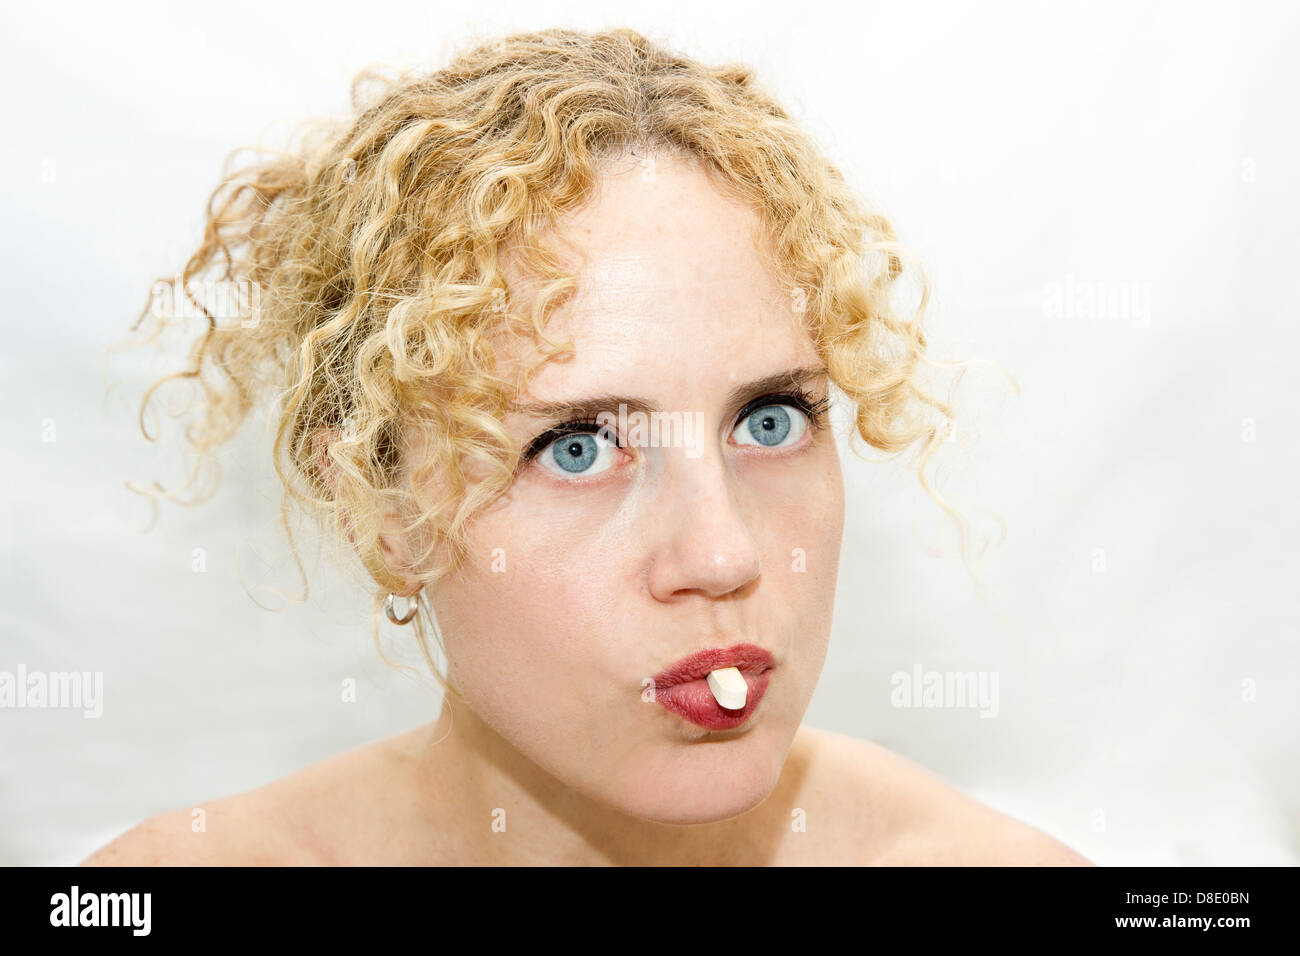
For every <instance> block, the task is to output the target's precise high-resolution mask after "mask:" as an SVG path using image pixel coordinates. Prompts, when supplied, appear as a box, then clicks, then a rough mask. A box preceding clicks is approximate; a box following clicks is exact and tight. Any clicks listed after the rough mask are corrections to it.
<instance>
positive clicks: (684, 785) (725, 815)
mask: <svg viewBox="0 0 1300 956" xmlns="http://www.w3.org/2000/svg"><path fill="white" fill-rule="evenodd" d="M688 747H689V749H688V752H686V753H670V754H667V755H665V756H664V757H663V758H661V759H660V760H658V761H656V762H655V764H654V765H652V766H650V767H647V768H646V769H645V770H643V771H642V772H640V773H638V774H637V775H636V776H635V778H633V779H630V780H628V781H627V782H626V784H625V786H624V787H623V788H622V792H621V793H620V794H619V798H620V799H618V800H617V802H616V803H615V806H616V807H617V808H618V809H620V810H622V811H623V812H624V813H627V814H628V815H630V816H634V817H638V818H640V819H642V820H650V821H652V822H655V823H667V824H674V825H678V826H688V825H691V824H698V823H717V822H719V821H721V820H727V819H730V818H731V817H735V816H739V815H740V814H742V813H746V812H748V811H750V810H752V809H754V808H755V807H756V806H758V805H759V804H760V803H762V802H763V801H764V800H766V799H767V798H768V796H770V795H771V793H772V791H773V790H774V789H775V788H776V784H777V781H778V780H779V779H780V776H781V766H782V760H781V757H782V756H783V753H778V752H776V751H774V750H773V749H771V748H770V747H767V746H763V747H760V746H759V742H758V741H757V740H730V741H718V742H710V743H695V744H690V745H688Z"/></svg>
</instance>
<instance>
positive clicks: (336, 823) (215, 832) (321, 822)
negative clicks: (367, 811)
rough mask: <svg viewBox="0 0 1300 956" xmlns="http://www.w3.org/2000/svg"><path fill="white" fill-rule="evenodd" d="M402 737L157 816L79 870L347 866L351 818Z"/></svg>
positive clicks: (394, 756)
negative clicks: (126, 867)
mask: <svg viewBox="0 0 1300 956" xmlns="http://www.w3.org/2000/svg"><path fill="white" fill-rule="evenodd" d="M408 736H409V735H408V734H402V735H398V736H397V737H392V738H387V739H385V740H380V741H376V742H374V743H371V744H367V745H365V746H362V747H357V748H355V749H352V750H348V751H345V752H343V753H340V754H336V755H334V756H332V757H329V758H326V759H324V760H321V761H318V762H316V763H313V764H310V765H308V766H306V767H303V768H301V769H299V770H296V771H294V772H292V773H290V774H287V775H285V776H283V777H280V778H279V779H277V780H274V781H271V782H270V783H268V784H265V785H263V786H261V787H258V788H256V789H253V790H248V791H245V792H242V793H236V794H232V795H230V796H225V797H221V798H219V799H216V800H212V801H209V802H206V803H203V804H199V805H196V806H193V807H183V808H180V809H176V810H172V811H169V812H166V813H160V814H158V815H157V816H153V817H150V818H148V819H147V820H145V821H143V822H142V823H139V824H137V825H136V826H134V827H132V828H131V829H130V830H128V831H126V832H125V833H123V834H122V835H121V836H119V837H117V838H116V839H114V840H113V841H111V842H110V843H108V844H107V845H105V846H103V847H102V848H100V849H99V850H97V851H95V852H94V853H92V854H91V855H90V856H89V857H87V858H86V859H85V860H83V861H82V862H81V864H80V865H81V866H314V865H330V864H336V863H342V862H346V857H347V850H348V847H347V846H346V837H343V838H342V839H343V840H344V842H343V843H340V837H339V834H340V833H344V834H351V833H353V832H354V828H351V827H349V826H348V823H349V815H350V814H355V813H356V809H355V808H356V807H358V806H368V807H372V808H373V806H374V804H373V801H371V802H367V801H366V800H365V799H364V796H365V795H364V794H362V793H361V791H362V790H363V789H365V788H367V787H378V786H381V783H380V782H381V781H382V780H383V779H384V774H385V771H386V770H387V769H388V768H389V765H390V764H391V763H392V762H393V761H394V760H399V759H400V753H401V751H402V745H403V744H404V742H405V740H406V738H408Z"/></svg>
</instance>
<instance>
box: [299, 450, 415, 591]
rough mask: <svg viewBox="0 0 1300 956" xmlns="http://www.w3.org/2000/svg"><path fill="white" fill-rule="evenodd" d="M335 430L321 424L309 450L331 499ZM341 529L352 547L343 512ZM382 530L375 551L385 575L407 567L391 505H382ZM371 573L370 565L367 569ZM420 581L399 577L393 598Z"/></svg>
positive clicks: (334, 484) (352, 537) (334, 488)
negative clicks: (382, 563) (331, 446)
mask: <svg viewBox="0 0 1300 956" xmlns="http://www.w3.org/2000/svg"><path fill="white" fill-rule="evenodd" d="M339 434H340V433H339V430H338V429H337V428H334V427H331V426H322V427H320V428H318V429H317V430H316V432H315V433H314V434H313V435H312V441H311V449H312V461H313V463H314V464H315V466H316V470H317V472H318V473H319V475H320V478H321V481H322V483H323V484H324V485H325V488H326V489H327V490H328V491H329V494H330V496H331V498H332V497H333V496H334V495H336V494H337V493H338V482H337V480H336V477H335V473H334V463H333V460H332V459H331V458H330V453H329V446H330V443H331V442H334V441H337V440H338V438H339ZM342 522H343V530H344V531H345V532H346V533H347V536H348V540H349V541H351V542H352V545H353V547H355V546H356V543H357V539H356V535H355V534H354V532H353V530H352V523H351V521H350V520H349V518H348V515H347V512H344V513H343V515H342ZM382 527H383V531H382V532H381V533H380V535H379V550H380V552H381V553H382V554H383V557H384V562H385V564H386V565H387V567H386V568H385V569H384V570H386V571H387V572H388V576H391V575H393V574H395V573H396V572H395V569H396V568H405V567H409V566H410V558H411V552H410V548H409V547H408V546H407V543H406V539H405V538H404V537H403V535H402V533H401V522H400V521H399V519H398V517H397V515H396V514H395V513H394V512H393V511H392V509H391V508H387V507H385V508H384V510H383V516H382ZM370 570H371V573H372V574H374V572H375V570H376V569H374V568H371V569H370ZM422 586H423V585H422V583H421V582H420V581H419V580H417V579H414V578H411V577H410V576H409V575H403V576H402V585H401V587H400V588H399V589H398V590H396V591H394V592H393V593H394V594H395V595H396V596H397V597H411V596H413V595H415V594H416V593H417V592H418V591H419V590H420V588H421V587H422Z"/></svg>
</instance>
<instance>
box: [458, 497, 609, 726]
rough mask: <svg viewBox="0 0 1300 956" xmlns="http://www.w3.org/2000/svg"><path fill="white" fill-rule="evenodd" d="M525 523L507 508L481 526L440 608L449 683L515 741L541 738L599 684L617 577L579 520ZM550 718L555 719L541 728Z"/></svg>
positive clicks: (561, 724)
mask: <svg viewBox="0 0 1300 956" xmlns="http://www.w3.org/2000/svg"><path fill="white" fill-rule="evenodd" d="M539 513H541V512H540V511H538V510H536V509H535V510H534V511H533V512H532V515H533V516H534V517H533V520H531V521H527V522H525V521H523V520H521V518H520V517H519V515H518V514H517V513H516V511H515V509H508V510H507V511H505V512H502V513H500V514H498V515H494V516H492V517H491V518H490V519H486V520H482V521H480V522H479V523H477V524H476V526H475V527H474V529H473V531H472V532H471V534H470V545H471V550H470V553H469V555H468V556H467V558H466V561H465V563H464V565H463V566H462V567H461V569H460V570H459V572H457V574H455V575H454V576H452V577H450V578H448V579H446V580H445V581H442V582H439V584H438V586H437V587H436V588H435V590H434V594H433V600H434V606H435V608H436V609H437V614H438V623H439V627H440V630H441V632H442V637H443V642H444V646H445V648H446V652H447V662H448V676H449V678H450V679H451V682H452V684H453V685H454V686H455V687H456V688H457V689H458V690H459V691H460V692H461V693H462V694H463V695H464V696H465V697H466V699H467V700H468V701H469V703H470V705H471V706H472V707H474V708H475V710H476V711H477V712H478V713H479V714H480V715H481V716H482V717H483V718H484V719H486V720H487V721H488V722H489V723H492V724H493V725H494V726H496V728H497V729H498V731H499V732H503V733H505V734H506V735H507V736H523V737H529V736H535V735H537V734H540V733H543V727H542V725H543V724H550V725H551V726H556V727H562V726H565V722H564V721H563V720H555V719H554V718H556V717H558V716H559V715H560V714H561V712H563V711H564V710H565V709H566V708H567V707H569V706H570V705H574V706H586V705H589V704H590V702H591V698H590V697H586V698H585V704H584V703H583V702H584V695H582V694H578V695H575V694H573V693H571V690H572V687H573V686H574V685H575V684H584V683H585V684H586V685H588V686H590V687H599V686H601V684H600V682H598V681H596V680H594V679H593V677H594V675H595V674H596V673H598V672H599V671H600V669H601V667H602V661H603V660H604V657H603V653H604V652H607V651H608V649H609V648H611V647H612V646H613V644H614V640H613V638H612V637H611V635H612V634H614V633H616V630H617V625H618V615H617V602H618V595H619V594H620V593H621V592H622V591H624V590H625V589H626V588H627V587H628V582H627V581H623V580H620V579H619V578H618V577H617V574H618V571H617V569H616V568H614V567H613V566H612V565H611V562H610V560H609V555H608V553H607V552H608V548H606V547H603V546H602V543H601V542H599V541H592V540H590V538H584V537H583V536H582V535H581V534H579V533H576V532H575V528H574V525H573V524H572V523H571V522H559V521H557V522H555V523H554V526H551V523H546V524H539V523H538V522H537V521H536V515H537V514H539ZM540 715H547V720H545V721H541V720H538V717H539V716H540Z"/></svg>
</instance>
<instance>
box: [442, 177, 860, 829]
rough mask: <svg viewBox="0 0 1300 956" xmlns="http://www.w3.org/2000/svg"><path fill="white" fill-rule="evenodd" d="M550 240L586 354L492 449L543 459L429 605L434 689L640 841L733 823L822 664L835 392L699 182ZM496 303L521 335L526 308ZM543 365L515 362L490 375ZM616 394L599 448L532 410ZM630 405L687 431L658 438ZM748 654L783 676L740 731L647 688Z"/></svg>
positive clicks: (764, 782) (628, 204)
mask: <svg viewBox="0 0 1300 956" xmlns="http://www.w3.org/2000/svg"><path fill="white" fill-rule="evenodd" d="M560 232H561V233H562V237H563V239H564V240H565V241H566V242H567V243H569V247H570V248H573V249H577V250H578V253H576V254H575V258H572V259H569V260H568V262H567V263H566V264H568V265H569V266H571V267H572V268H574V270H575V271H576V272H577V277H578V283H579V285H578V291H577V293H576V294H575V295H574V297H573V298H572V299H570V300H569V301H568V302H567V303H565V304H564V306H562V307H561V308H560V309H558V310H557V311H556V312H555V313H554V317H553V318H552V319H551V321H550V324H549V325H548V327H547V333H548V335H549V336H550V337H551V338H552V339H553V340H564V339H571V340H572V342H573V346H574V353H573V355H572V356H571V357H569V358H567V359H561V360H557V361H552V362H549V363H547V364H545V365H543V366H542V367H541V370H540V371H539V372H537V373H536V374H535V375H534V377H533V378H532V380H531V382H530V383H529V387H528V388H527V390H526V391H525V392H524V393H523V394H521V395H520V396H519V399H518V404H519V406H520V407H519V408H518V409H517V410H515V411H512V412H511V414H510V416H509V417H508V418H507V420H506V425H507V427H508V428H509V429H510V430H511V432H512V433H513V434H514V435H515V436H516V437H517V438H518V439H519V441H520V443H521V445H523V446H524V447H525V448H528V446H529V445H530V443H532V444H533V445H534V447H533V450H534V451H536V452H537V454H536V455H535V456H534V457H532V458H531V460H528V461H526V462H525V463H523V464H522V465H521V470H520V472H519V474H518V476H517V478H516V480H515V483H514V485H513V486H512V488H511V489H510V491H509V493H508V494H506V495H505V496H504V497H503V498H502V499H500V500H499V501H498V502H496V503H494V505H493V507H492V508H490V509H489V510H487V511H485V512H483V513H481V514H480V515H478V516H477V517H476V518H475V519H474V521H473V522H472V523H471V524H470V526H469V529H468V531H469V540H470V544H471V548H470V551H469V555H468V559H467V560H466V562H465V563H464V565H463V566H462V568H461V569H460V570H459V571H458V572H457V573H455V574H454V575H452V576H450V577H447V578H444V579H443V580H441V581H439V582H438V583H437V584H436V585H434V586H433V587H432V588H431V593H430V595H429V596H430V599H431V601H432V604H433V607H434V609H435V611H436V613H437V618H438V626H439V628H440V630H441V632H442V635H443V641H444V646H445V648H446V653H447V661H448V675H447V676H448V678H449V680H450V681H451V683H452V684H453V686H455V687H456V688H457V689H458V691H459V692H460V693H461V694H462V695H463V696H464V697H465V699H466V700H467V702H468V703H469V705H470V706H471V707H472V708H473V710H474V712H475V713H476V714H477V715H478V716H479V717H480V718H481V719H482V720H483V721H484V722H485V723H486V724H487V725H488V726H489V727H490V728H492V730H493V731H495V732H496V733H497V734H499V735H500V737H501V738H503V739H504V740H505V741H506V742H508V743H509V744H510V745H512V746H513V747H515V748H516V749H517V750H518V751H520V752H521V753H523V754H524V755H525V756H526V757H528V758H529V759H530V760H531V761H532V762H533V763H535V764H536V765H537V766H539V767H541V768H542V769H543V770H545V771H547V772H548V773H549V774H551V775H552V776H554V777H555V778H556V779H558V780H559V781H561V782H562V783H563V784H566V785H567V786H569V787H571V788H573V789H575V790H577V791H578V792H580V793H583V794H585V795H586V796H588V797H591V798H594V799H596V800H599V801H601V802H603V803H606V804H608V805H610V806H612V807H615V808H617V809H619V810H622V811H623V812H626V813H629V814H632V815H634V816H637V817H641V818H644V819H649V820H655V821H660V822H666V823H701V822H709V821H716V820H721V819H724V818H727V817H730V816H734V815H736V814H738V813H742V812H744V811H746V810H748V809H751V808H752V807H754V806H755V805H756V804H757V803H759V802H760V801H761V800H763V799H764V798H765V797H766V796H767V795H768V794H769V793H770V792H771V791H772V789H773V787H774V786H775V785H776V782H777V779H778V777H779V775H780V772H781V768H782V766H783V764H784V761H785V758H786V754H787V752H788V750H789V747H790V745H791V743H792V741H793V738H794V734H795V732H796V730H797V729H798V727H799V724H800V722H801V720H802V718H803V714H804V711H805V710H806V708H807V705H808V702H809V699H810V697H811V695H812V692H813V688H814V686H815V684H816V682H817V678H818V675H819V674H820V671H821V667H822V662H823V660H824V658H825V653H826V644H827V639H828V635H829V632H830V626H831V611H832V604H833V598H834V590H835V582H836V572H837V568H838V562H839V550H840V541H841V534H842V530H843V516H844V496H843V484H842V479H841V473H840V461H839V455H838V450H837V447H836V444H835V441H834V437H833V434H832V432H831V430H830V428H829V425H824V427H817V425H816V423H815V421H814V417H813V416H810V415H809V413H808V412H807V411H806V410H804V409H803V408H802V407H801V405H802V404H803V402H804V400H805V396H806V398H807V400H808V401H809V402H810V403H817V402H819V401H821V400H822V399H825V398H826V397H827V394H828V392H827V389H828V383H827V379H826V376H825V374H824V373H823V372H821V371H820V369H821V363H820V361H819V359H818V356H817V354H816V351H815V349H814V348H813V344H812V342H811V340H810V339H809V338H808V335H807V333H806V332H805V331H804V330H803V328H802V326H801V323H800V321H799V320H800V318H801V316H800V314H799V313H798V312H796V311H795V310H794V308H792V302H793V301H794V299H793V297H792V295H791V292H790V290H788V289H785V288H782V287H781V285H780V283H779V282H777V280H776V279H775V278H774V277H773V276H771V275H770V274H769V273H768V272H767V271H766V270H765V268H764V267H763V266H762V264H761V262H760V259H759V255H758V251H757V248H756V245H755V243H756V242H758V241H759V235H760V233H759V220H758V217H757V214H756V213H754V212H752V211H750V210H748V209H747V208H745V207H744V206H741V205H737V204H735V203H734V202H733V201H732V200H730V199H728V198H726V197H725V196H724V194H722V193H721V192H719V191H718V190H717V188H716V187H715V186H714V185H713V183H712V181H711V180H710V179H709V178H708V176H707V175H706V174H705V172H704V171H703V169H702V168H701V167H699V166H698V165H696V164H695V163H694V162H692V161H689V160H682V159H674V158H668V157H662V158H659V159H658V160H657V161H656V165H655V168H654V176H653V178H648V177H646V176H643V175H642V171H641V169H640V168H639V167H634V168H632V169H623V170H620V169H611V170H610V171H608V172H606V173H604V174H602V176H601V178H600V185H599V190H598V194H597V198H596V199H595V200H594V201H593V203H592V204H590V205H589V206H588V207H586V208H585V209H584V210H583V211H582V212H581V213H579V214H574V215H572V216H571V217H570V218H568V219H566V220H565V221H564V222H563V224H562V226H561V228H560ZM508 278H510V279H511V296H512V308H516V309H517V310H518V309H520V307H519V306H517V305H516V304H515V302H514V301H513V300H514V299H515V297H516V296H521V295H531V292H532V291H533V290H532V287H530V286H529V284H528V281H527V280H526V279H525V278H523V277H522V275H521V274H519V273H508ZM530 305H531V302H525V306H524V307H527V306H530ZM511 348H513V350H514V351H513V352H511ZM537 354H539V353H537V352H531V351H529V350H528V349H527V348H526V347H525V346H524V345H522V344H520V343H514V344H513V346H509V347H504V348H503V351H502V356H503V359H505V361H506V362H507V363H508V364H506V365H505V366H504V368H503V370H504V371H507V372H510V371H512V370H513V369H512V367H511V366H512V365H513V366H515V367H518V366H517V363H518V362H522V361H526V360H528V359H530V358H532V357H536V355H537ZM799 370H805V373H806V374H805V375H804V376H803V377H801V378H797V379H795V380H794V383H793V384H792V383H791V379H790V377H789V373H793V372H798V371H799ZM773 376H785V377H786V378H785V379H784V380H774V379H773ZM765 380H766V381H765ZM609 395H614V396H620V397H622V396H626V397H627V398H628V399H629V400H633V399H635V400H636V401H637V403H638V405H637V406H635V407H629V408H627V409H625V417H624V424H625V425H626V431H623V430H622V429H620V423H619V421H618V419H617V416H618V413H619V408H618V404H617V402H618V399H617V398H616V399H614V404H612V405H609V404H604V405H601V406H600V407H601V408H602V409H603V410H605V411H607V412H609V413H611V414H612V415H613V416H615V417H614V418H613V419H608V420H604V422H603V423H604V424H607V425H608V426H610V427H609V428H608V429H607V430H606V431H604V432H602V433H594V432H595V429H593V428H592V427H591V426H590V425H587V426H583V425H579V426H578V427H577V428H576V429H575V428H573V427H571V426H570V427H569V430H568V431H564V430H563V428H564V426H566V424H568V423H571V422H572V414H571V413H570V414H565V412H564V411H563V410H558V411H552V412H550V413H548V412H547V411H546V410H545V409H538V408H537V407H536V406H538V405H540V404H544V403H559V402H575V403H576V402H579V401H581V400H585V399H588V398H591V397H593V396H609ZM642 406H643V407H644V408H646V409H658V410H660V411H661V412H664V413H672V412H676V413H678V415H677V417H676V418H675V419H674V418H671V417H666V416H660V417H659V418H658V419H657V421H658V424H657V425H656V424H655V423H656V418H655V417H652V416H649V415H644V416H638V415H637V414H636V411H637V409H638V408H641V407H642ZM814 407H815V404H814ZM589 411H590V410H589ZM821 418H822V420H823V422H824V421H825V415H824V413H823V414H822V415H821ZM556 426H560V427H561V430H560V431H558V432H557V431H548V429H552V428H555V427H556ZM584 428H585V429H586V430H585V431H584V430H583V429H584ZM539 436H540V438H539ZM620 444H622V445H623V447H619V445H620ZM741 644H744V645H753V646H755V647H757V648H759V649H761V650H762V651H765V652H767V654H768V655H770V663H771V667H770V669H769V670H767V671H766V676H765V677H762V678H759V677H758V676H757V672H758V671H760V670H761V669H762V666H763V665H762V664H761V663H756V660H757V659H756V658H749V659H746V661H745V662H744V663H743V664H742V665H740V666H739V669H740V670H741V671H742V676H746V678H747V680H746V690H747V700H748V705H747V710H740V711H728V712H724V713H725V715H726V716H729V717H742V716H743V718H744V719H743V721H742V722H741V723H740V724H739V726H733V727H725V728H720V727H719V726H717V725H716V723H715V725H714V726H702V725H700V724H698V723H696V722H693V721H692V720H689V719H687V718H686V717H683V716H681V715H680V714H679V713H678V712H675V711H674V710H671V709H669V708H668V707H667V706H664V705H663V704H662V703H661V702H660V700H659V694H658V693H657V688H658V684H656V683H652V682H653V681H655V680H656V678H661V677H662V675H663V674H664V672H665V671H666V670H668V669H670V668H671V667H672V666H673V665H674V664H675V663H677V662H679V661H680V660H681V659H683V658H685V657H687V656H689V655H692V654H694V653H696V652H698V651H701V650H705V649H725V648H732V647H734V646H736V645H741ZM759 657H761V655H759ZM762 684H765V688H762V690H763V692H762V694H761V697H759V699H758V703H757V706H756V707H755V706H752V705H753V698H754V697H755V696H757V691H758V690H759V689H760V685H762ZM695 687H696V690H701V689H705V688H706V685H704V684H700V685H695ZM668 696H671V695H666V694H665V699H667V697H668ZM697 696H698V695H697ZM711 700H712V697H711V695H710V696H709V697H708V698H704V700H703V703H704V705H705V706H706V708H707V707H711V706H712V704H711V703H710V701H711ZM705 716H706V718H707V717H708V715H707V714H706V715H705ZM706 722H707V721H706ZM733 722H734V721H733ZM724 723H725V721H724Z"/></svg>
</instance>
